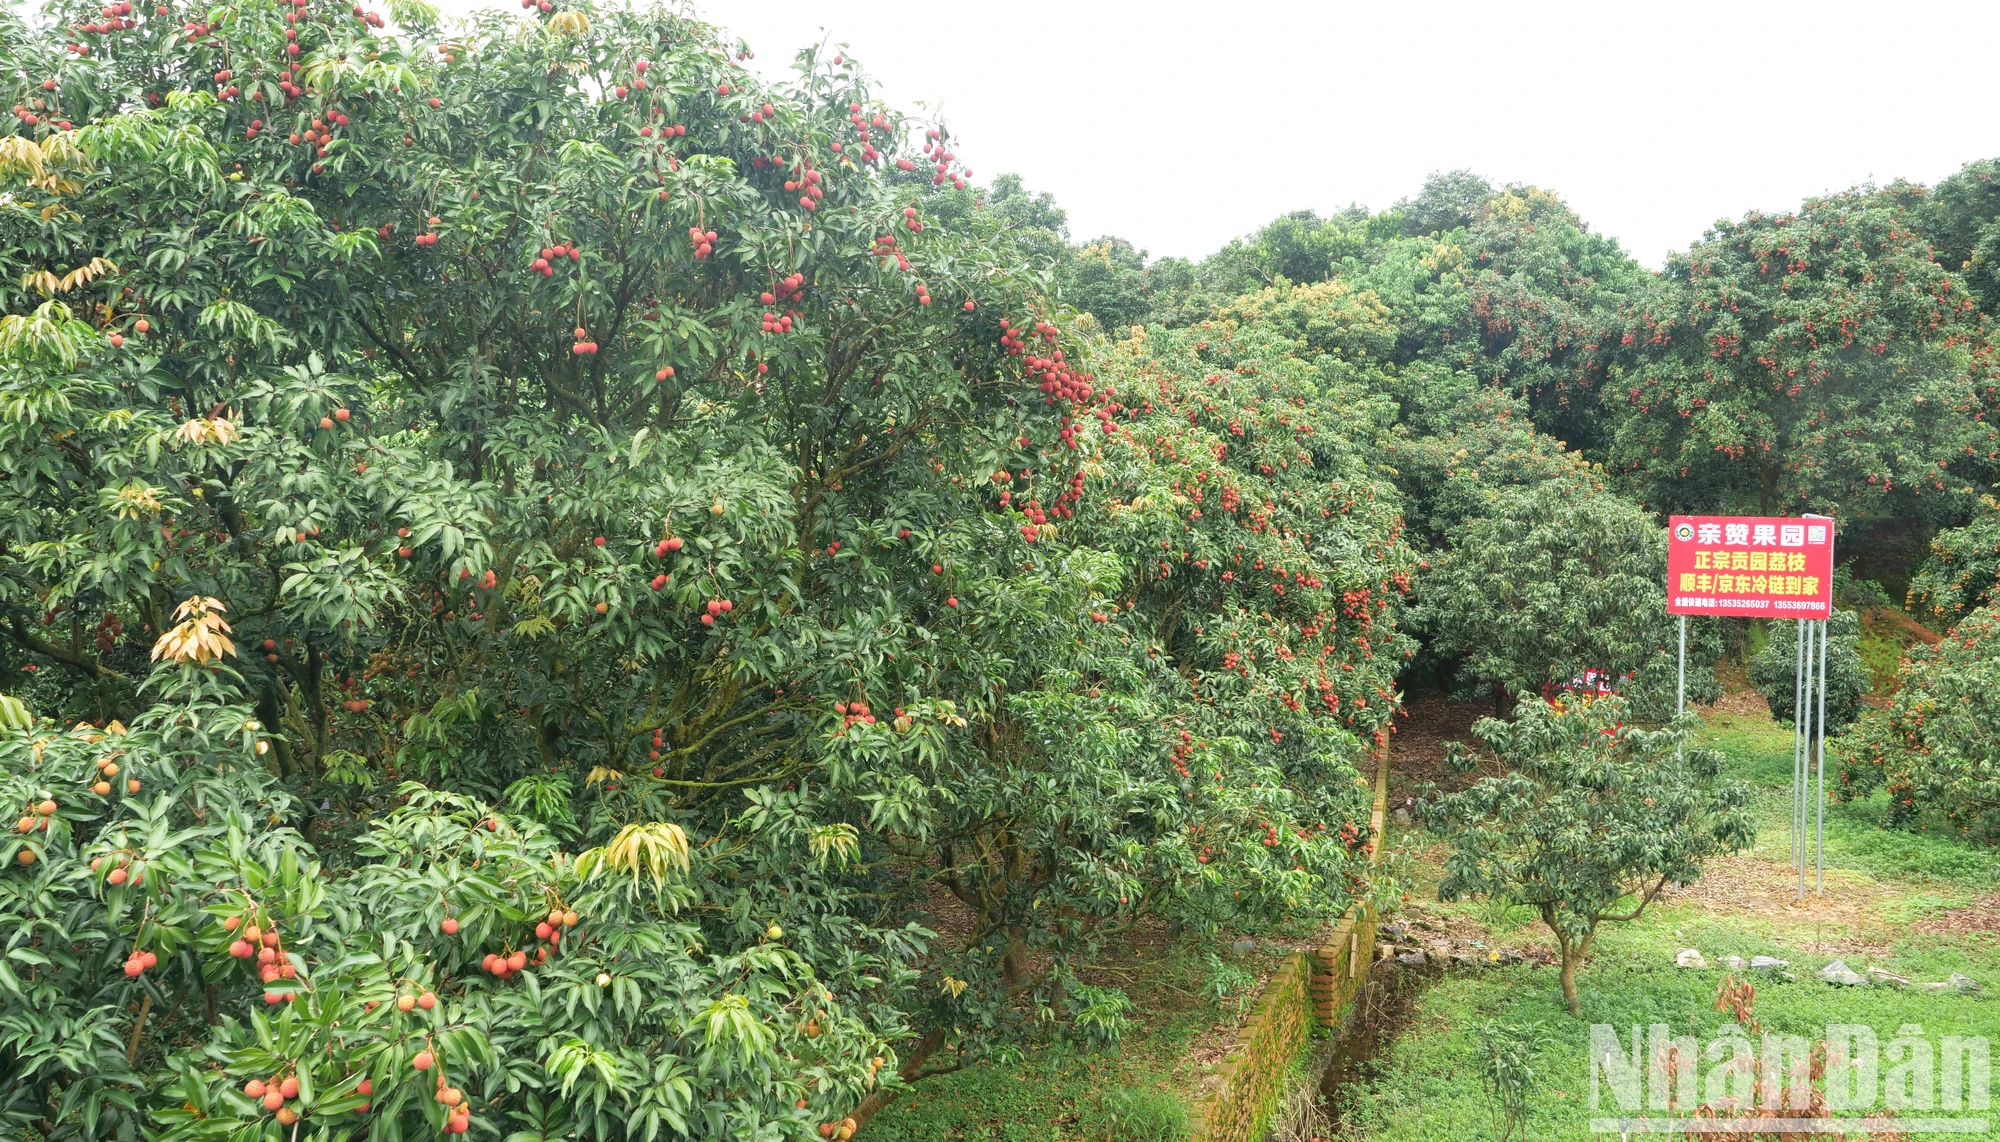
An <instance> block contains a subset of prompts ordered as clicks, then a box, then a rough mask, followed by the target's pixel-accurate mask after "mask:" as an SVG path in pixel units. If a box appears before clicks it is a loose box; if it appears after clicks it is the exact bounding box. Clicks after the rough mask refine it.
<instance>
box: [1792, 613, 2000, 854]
mask: <svg viewBox="0 0 2000 1142" xmlns="http://www.w3.org/2000/svg"><path fill="white" fill-rule="evenodd" d="M1996 644H2000V611H1996V610H1995V607H1994V605H1993V604H1991V603H1988V604H1986V605H1985V606H1982V607H1979V608H1977V609H1976V610H1974V611H1972V612H1971V613H1970V614H1968V615H1966V616H1965V618H1964V619H1963V620H1961V621H1960V622H1959V623H1958V624H1957V625H1956V626H1954V627H1952V628H1951V630H1949V631H1948V632H1946V634H1945V636H1944V638H1942V639H1940V640H1939V641H1938V642H1937V643H1936V644H1935V645H1933V646H1927V647H1917V648H1916V649H1914V650H1912V651H1911V652H1910V656H1909V658H1908V659H1907V660H1905V662H1904V663H1903V668H1902V672H1901V673H1900V674H1899V675H1898V676H1897V683H1898V685H1897V688H1896V694H1895V698H1894V699H1893V701H1892V703H1891V704H1890V706H1889V707H1888V708H1887V709H1878V710H1865V711H1863V712H1862V714H1861V720H1860V721H1859V723H1857V724H1856V726H1855V727H1854V729H1852V730H1851V731H1849V732H1848V733H1847V734H1846V735H1844V736H1843V737H1842V738H1840V739H1839V740H1838V741H1837V742H1835V743H1833V744H1832V747H1831V748H1832V750H1833V752H1834V754H1835V755H1836V756H1837V757H1838V759H1839V781H1840V787H1839V795H1840V796H1842V797H1847V798H1863V797H1867V796H1869V795H1871V794H1872V793H1874V792H1875V791H1876V790H1878V789H1881V790H1885V791H1886V792H1887V794H1888V802H1889V811H1888V820H1889V821H1890V823H1892V824H1894V825H1896V826H1898V827H1900V828H1906V829H1927V828H1933V827H1936V826H1938V825H1939V824H1942V825H1943V826H1945V827H1947V828H1951V829H1955V830H1957V831H1958V832H1960V833H1962V834H1964V835H1967V836H1970V837H1972V838H1974V839H1977V840H1980V841H1988V842H1990V841H1991V840H1993V839H1994V838H1995V837H2000V751H1996V750H1995V749H1994V747H1993V741H1994V716H1993V703H1992V700H1991V695H1992V693H1993V687H1994V686H1995V685H1996V684H2000V654H1996V653H1995V647H1996Z"/></svg>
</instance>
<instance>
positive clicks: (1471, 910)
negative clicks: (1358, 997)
mask: <svg viewBox="0 0 2000 1142" xmlns="http://www.w3.org/2000/svg"><path fill="white" fill-rule="evenodd" d="M1704 736H1705V738H1706V739H1707V742H1708V744H1711V745H1713V746H1715V747H1716V748H1718V749H1721V750H1722V751H1723V752H1724V753H1725V754H1726V755H1727V756H1728V758H1729V765H1728V767H1727V769H1726V771H1725V775H1726V776H1728V777H1734V778H1737V779H1740V780H1744V781H1748V782H1751V783H1752V784H1753V785H1754V786H1755V787H1756V789H1757V793H1756V798H1755V802H1754V803H1755V806H1756V809H1757V815H1758V818H1759V836H1758V840H1757V844H1756V846H1755V848H1754V850H1752V851H1751V852H1748V853H1745V854H1741V855H1739V856H1736V857H1732V858H1729V859H1727V860H1724V861H1720V862H1717V863H1716V865H1714V866H1712V867H1711V870H1710V874H1709V876H1708V877H1707V878H1705V882H1704V884H1702V885H1700V886H1696V887H1695V889H1694V890H1693V891H1691V892H1688V893H1686V894H1683V895H1682V896H1680V897H1678V898H1675V899H1673V900H1670V901H1668V902H1666V903H1665V905H1664V906H1663V907H1658V908H1656V909H1654V910H1652V911H1649V912H1648V913H1647V914H1646V915H1645V916H1644V917H1643V918H1642V919H1641V920H1639V921H1638V922H1635V923H1632V924H1625V925H1617V926H1612V927H1609V928H1608V929H1607V930H1606V931H1605V934H1604V935H1603V936H1602V937H1601V938H1600V939H1599V941H1598V944H1597V948H1596V950H1595V952H1594V954H1593V956H1592V958H1591V962H1590V964H1589V965H1588V966H1587V967H1586V969H1585V970H1584V972H1583V973H1582V975H1581V977H1580V978H1579V985H1580V988H1581V993H1582V1002H1583V1014H1584V1017H1583V1019H1581V1020H1576V1019H1572V1018H1570V1017H1569V1015H1568V1014H1567V1013H1566V1012H1565V1011H1564V1010H1563V1006H1562V997H1561V994H1560V992H1559V990H1558V987H1557V981H1556V975H1555V972H1554V971H1553V969H1550V968H1546V967H1536V966H1533V965H1531V964H1528V963H1522V964H1516V965H1512V966H1502V967H1493V968H1487V969H1483V970H1464V971H1456V972H1450V973H1447V974H1445V975H1444V976H1443V977H1441V978H1440V979H1438V980H1437V981H1436V982H1434V983H1432V984H1431V985H1430V986H1429V987H1428V988H1427V989H1426V990H1425V991H1424V992H1423V994H1422V996H1421V997H1420V999H1419V1000H1418V1003H1417V1008H1416V1011H1415V1013H1414V1015H1413V1017H1412V1020H1411V1022H1410V1024H1409V1025H1408V1026H1407V1027H1406V1029H1405V1030H1404V1031H1403V1033H1402V1034H1401V1036H1400V1037H1399V1038H1398V1039H1397V1041H1396V1042H1395V1044H1394V1046H1393V1047H1392V1048H1391V1050H1390V1052H1389V1053H1388V1055H1387V1056H1386V1057H1385V1058H1384V1059H1383V1060H1382V1062H1381V1065H1380V1066H1379V1068H1378V1070H1377V1072H1376V1074H1375V1076H1374V1077H1373V1079H1372V1080H1371V1082H1370V1084H1369V1086H1368V1088H1367V1089H1366V1090H1365V1091H1364V1092H1363V1093H1362V1094H1361V1095H1360V1096H1359V1097H1357V1098H1356V1099H1355V1100H1354V1106H1355V1110H1354V1112H1353V1114H1352V1115H1351V1117H1350V1121H1349V1123H1348V1126H1349V1132H1350V1134H1352V1135H1353V1136H1356V1137H1366V1138H1369V1139H1372V1140H1377V1142H1417V1140H1429V1139H1437V1140H1445V1139H1451V1140H1454V1142H1457V1140H1460V1139H1466V1138H1481V1137H1493V1136H1495V1131H1494V1117H1493V1114H1492V1111H1491V1109H1490V1108H1489V1106H1488V1103H1487V1099H1486V1095H1485V1092H1484V1090H1483V1088H1482V1086H1481V1083H1480V1081H1479V1078H1478V1075H1479V1068H1478V1062H1477V1060H1478V1056H1479V1043H1478V1034H1477V1032H1476V1030H1475V1029H1476V1028H1477V1027H1478V1026H1479V1025H1480V1024H1481V1023H1483V1022H1486V1021H1497V1022H1501V1023H1509V1024H1522V1023H1538V1024H1540V1025H1541V1026H1542V1028H1543V1029H1544V1030H1545V1031H1546V1032H1547V1033H1548V1034H1549V1036H1550V1041H1549V1045H1548V1046H1547V1047H1545V1048H1544V1049H1542V1050H1541V1051H1539V1052H1538V1053H1537V1055H1536V1056H1535V1067H1536V1070H1537V1072H1538V1074H1537V1080H1536V1082H1535V1083H1534V1089H1533V1091H1532V1093H1531V1094H1530V1096H1529V1102H1528V1112H1527V1116H1526V1118H1525V1119H1524V1120H1523V1130H1524V1131H1525V1136H1526V1137H1529V1138H1536V1139H1570V1138H1575V1139H1583V1138H1588V1137H1592V1135H1591V1134H1590V1132H1589V1120H1590V1118H1591V1117H1592V1113H1591V1110H1590V1107H1589V1094H1590V1081H1589V1072H1588V1069H1587V1063H1586V1060H1587V1058H1588V1052H1587V1045H1588V1041H1589V1025H1590V1024H1592V1023H1610V1024H1613V1025H1616V1026H1618V1027H1621V1028H1624V1027H1629V1026H1631V1025H1633V1024H1639V1025H1642V1026H1649V1025H1651V1024H1654V1023H1665V1024H1667V1025H1669V1026H1670V1027H1672V1028H1673V1029H1674V1032H1675V1034H1693V1035H1695V1036H1696V1037H1697V1038H1698V1039H1703V1038H1704V1037H1705V1036H1706V1035H1707V1034H1709V1033H1711V1032H1713V1031H1716V1030H1719V1029H1720V1028H1721V1027H1722V1026H1723V1024H1724V1023H1726V1022H1728V1021H1729V1020H1730V1016H1728V1015H1727V1014H1725V1013H1723V1012H1720V1011H1717V1010H1715V1006H1714V1001H1715V997H1716V989H1717V985H1718V983H1719V982H1720V980H1721V977H1722V974H1723V972H1722V970H1721V969H1720V968H1719V967H1711V968H1709V969H1707V970H1682V969H1680V968H1677V967H1676V966H1675V965H1674V954H1675V952H1676V951H1677V950H1678V949H1680V948H1684V947H1694V948H1697V949H1699V950H1700V951H1701V952H1702V953H1703V954H1704V955H1705V956H1706V957H1707V959H1708V960H1709V962H1710V963H1711V964H1713V963H1714V962H1715V961H1716V960H1717V959H1718V958H1719V957H1721V956H1723V955H1728V954H1735V955H1740V956H1743V957H1745V958H1746V959H1747V958H1748V957H1750V956H1753V955H1769V956H1775V957H1778V958H1780V959H1785V960H1788V961H1790V962H1791V964H1792V974H1793V975H1794V976H1795V977H1796V978H1795V979H1793V980H1789V981H1788V980H1783V979H1779V978H1775V977H1771V976H1768V975H1760V976H1758V977H1757V978H1756V983H1757V1002H1756V1013H1757V1016H1758V1018H1759V1019H1760V1020H1761V1021H1762V1023H1763V1024H1764V1026H1765V1027H1766V1028H1767V1029H1771V1030H1776V1031H1779V1032H1783V1033H1786V1034H1797V1035H1804V1036H1807V1037H1816V1036H1818V1035H1820V1034H1822V1033H1823V1030H1822V1029H1823V1028H1824V1027H1825V1026H1826V1025H1827V1024H1829V1023H1863V1024H1867V1025H1869V1026H1871V1027H1873V1028H1874V1029H1875V1031H1876V1033H1877V1035H1878V1036H1880V1037H1881V1038H1882V1039H1883V1040H1884V1041H1886V1040H1887V1039H1888V1038H1890V1037H1892V1036H1894V1035H1896V1034H1897V1033H1898V1030H1899V1028H1901V1027H1904V1026H1906V1025H1916V1026H1920V1027H1922V1028H1923V1030H1924V1031H1925V1032H1926V1033H1927V1034H1928V1035H1930V1036H1931V1037H1932V1039H1933V1041H1935V1040H1936V1038H1937V1037H1939V1036H1942V1035H1947V1034H1960V1035H1986V1036H1988V1037H2000V996H1997V995H1996V992H2000V947H1996V944H2000V941H1996V940H1995V939H1994V935H1995V933H1994V932H1993V931H1992V930H1991V928H1990V925H1991V923H1992V918H1993V915H1994V911H1993V910H1994V908H1995V907H1996V906H2000V854H1996V853H1994V852H1992V851H1990V850H1980V849H1975V848H1970V847H1968V846H1965V845H1962V844H1959V843H1957V842H1955V841H1953V840H1952V839H1950V838H1949V837H1945V836H1938V835H1931V834H1926V833H1908V832H1895V831H1888V830H1884V829H1883V828H1882V827H1881V820H1882V815H1883V808H1884V807H1883V805H1882V804H1881V803H1880V801H1879V798H1878V799H1876V800H1872V801H1861V802H1856V803H1848V804H1836V805H1831V806H1829V807H1828V811H1827V816H1826V867H1827V873H1828V875H1827V896H1826V898H1825V900H1824V901H1819V902H1814V903H1813V904H1811V905H1809V906H1805V907H1800V906H1797V905H1796V903H1795V900H1794V896H1795V890H1794V886H1795V882H1794V881H1793V880H1792V879H1791V875H1792V874H1791V834H1790V832H1789V825H1788V816H1789V807H1790V794H1789V785H1790V781H1791V765H1792V738H1791V733H1790V731H1789V730H1787V729H1784V728H1783V727H1780V726H1777V725H1774V724H1773V723H1772V722H1771V720H1770V719H1769V717H1768V716H1767V715H1764V714H1762V713H1756V714H1744V713H1728V714H1715V715H1711V716H1710V718H1709V720H1708V726H1707V729H1706V732H1705V734H1704ZM1404 840H1405V841H1406V842H1407V843H1409V844H1411V845H1412V846H1413V847H1414V848H1415V850H1416V852H1417V854H1418V867H1419V868H1420V869H1428V870H1429V873H1428V875H1429V876H1431V877H1435V875H1436V870H1437V868H1438V862H1439V861H1441V860H1442V857H1443V851H1442V849H1441V847H1439V846H1435V845H1431V844H1429V843H1427V838H1425V837H1424V836H1423V835H1422V834H1421V833H1418V834H1413V835H1410V836H1407V837H1405V838H1404ZM1412 900H1413V901H1416V902H1417V903H1416V904H1414V905H1413V907H1412V909H1411V914H1412V916H1414V917H1419V918H1424V919H1425V920H1426V922H1427V923H1430V924H1433V925H1435V926H1436V927H1438V928H1440V929H1457V930H1459V931H1465V930H1468V929H1470V930H1475V931H1477V930H1479V929H1484V931H1483V932H1482V933H1481V935H1482V937H1483V942H1486V943H1489V944H1491V945H1493V946H1497V947H1524V946H1525V947H1532V946H1535V945H1538V944H1540V943H1542V942H1543V940H1544V935H1543V931H1542V929H1541V928H1540V926H1539V924H1537V923H1535V922H1534V921H1533V918H1532V917H1531V916H1529V915H1528V913H1527V912H1526V911H1525V910H1523V909H1512V910H1503V909H1496V908H1494V907H1493V906H1491V905H1481V904H1476V903H1474V904H1463V905H1441V904H1437V903H1435V902H1434V901H1429V902H1426V901H1427V898H1426V894H1425V893H1424V892H1423V891H1422V886H1421V885H1420V887H1419V889H1418V891H1415V892H1413V893H1412ZM1982 924H1984V925H1987V926H1988V927H1987V930H1984V931H1981V930H1980V927H1979V926H1980V925H1982ZM1835 958H1839V959H1843V960H1844V961H1846V962H1847V963H1848V964H1849V965H1850V966H1851V967H1854V968H1856V969H1857V970H1859V969H1861V968H1863V967H1864V966H1879V967H1883V968H1886V969H1888V970H1889V971H1892V972H1895V973H1897V974H1899V975H1903V976H1907V977H1909V978H1911V979H1913V980H1918V981H1923V980H1941V979H1943V978H1945V977H1946V976H1947V975H1949V974H1950V973H1952V972H1960V973H1963V974H1965V975H1968V976H1971V977H1973V978H1974V979H1976V980H1980V981H1982V982H1983V983H1985V984H1986V987H1987V990H1986V991H1985V992H1984V993H1983V994H1979V995H1959V994H1938V993H1930V992H1925V991H1921V990H1919V989H1916V988H1909V989H1901V990H1898V989H1892V988H1887V987H1870V988H1836V987H1832V986H1829V985H1828V984H1826V983H1823V982H1821V981H1820V980H1819V979H1818V978H1817V976H1816V975H1815V973H1816V972H1817V971H1818V969H1819V968H1821V967H1822V966H1823V965H1825V964H1826V963H1827V962H1828V961H1830V960H1833V959H1835ZM1599 1113H1600V1114H1602V1113H1615V1112H1614V1111H1600V1112H1599Z"/></svg>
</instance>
